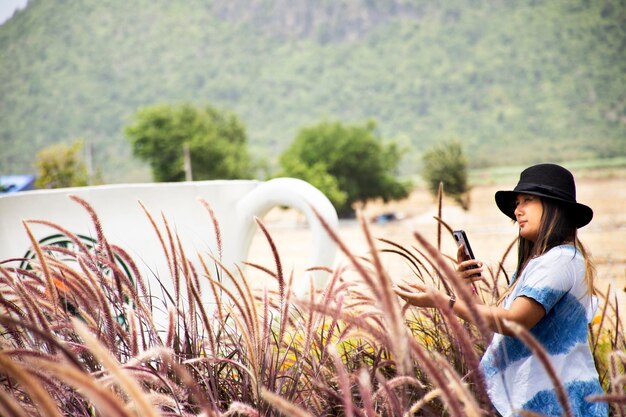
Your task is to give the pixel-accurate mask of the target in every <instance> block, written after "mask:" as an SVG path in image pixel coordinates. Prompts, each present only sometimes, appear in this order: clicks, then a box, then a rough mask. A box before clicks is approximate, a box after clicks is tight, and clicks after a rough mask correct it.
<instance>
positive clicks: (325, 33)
mask: <svg viewBox="0 0 626 417" xmlns="http://www.w3.org/2000/svg"><path fill="white" fill-rule="evenodd" d="M625 48H626V2H625V1H624V0H601V1H596V0H551V1H548V0H519V1H512V0H489V1H486V0H448V1H445V2H434V1H426V0H214V1H203V0H187V1H184V2H182V1H171V0H135V1H132V2H128V1H126V0H81V1H69V0H30V1H29V4H28V6H27V7H26V9H25V10H23V11H21V12H18V13H17V14H16V15H15V16H14V17H13V18H12V19H11V20H9V21H8V22H6V23H5V24H3V25H2V26H0V149H1V151H0V174H8V173H24V172H32V170H33V168H32V164H33V161H34V158H35V155H36V153H37V151H38V150H39V149H41V148H42V147H44V146H47V145H49V144H51V143H54V142H59V141H67V142H69V141H71V140H73V139H75V138H78V137H82V138H85V139H86V141H87V142H88V143H91V144H92V145H93V150H94V152H93V153H94V158H95V164H96V166H97V167H99V168H100V169H101V170H102V172H103V175H104V178H105V180H106V181H109V182H119V181H134V180H137V179H147V178H149V177H148V176H147V175H148V174H147V172H148V171H147V169H146V167H145V165H143V164H142V163H139V162H138V161H137V160H134V159H133V157H132V155H131V152H130V146H129V144H128V143H127V141H126V139H125V138H124V136H123V133H122V129H123V127H124V126H125V125H126V124H127V123H129V121H130V120H131V118H132V116H133V114H134V112H135V111H136V110H137V109H138V108H139V107H141V106H146V105H152V104H155V103H163V102H168V103H181V102H192V103H197V104H201V103H206V102H209V103H211V104H213V105H215V106H218V107H221V108H225V109H228V110H230V111H233V112H235V113H236V114H237V115H238V116H239V117H240V118H241V119H242V121H243V122H244V123H245V124H246V126H247V129H248V135H249V138H250V146H251V149H252V150H253V151H254V153H255V154H257V155H259V156H261V157H265V158H267V159H268V160H269V161H270V163H273V162H274V161H275V159H276V156H277V155H278V154H279V153H280V151H282V150H283V149H284V148H285V147H286V146H287V145H288V144H289V143H290V142H291V140H292V139H293V137H294V136H295V133H296V131H297V130H298V129H299V128H300V127H302V126H303V125H308V124H312V123H316V122H317V121H319V120H321V119H322V118H327V119H339V120H342V121H345V122H363V121H365V120H367V119H374V120H375V121H376V122H377V123H378V126H379V129H380V133H381V135H382V136H383V137H385V138H389V139H395V140H397V141H398V142H400V143H401V144H402V145H404V146H406V149H407V151H406V155H407V158H406V160H405V162H404V164H403V171H404V172H405V173H411V172H415V170H416V169H417V168H418V166H419V155H420V153H421V152H422V151H423V150H424V149H425V148H426V147H428V146H429V145H431V144H432V143H434V142H436V141H439V140H442V139H450V138H455V139H459V140H462V141H463V142H464V144H465V149H466V152H467V154H468V155H469V157H470V161H471V164H472V166H474V167H484V166H494V165H495V166H497V165H505V164H511V163H518V164H519V163H529V162H534V161H539V160H542V161H545V160H552V161H562V160H571V159H581V158H603V157H609V156H623V155H626V75H625V74H626V51H625Z"/></svg>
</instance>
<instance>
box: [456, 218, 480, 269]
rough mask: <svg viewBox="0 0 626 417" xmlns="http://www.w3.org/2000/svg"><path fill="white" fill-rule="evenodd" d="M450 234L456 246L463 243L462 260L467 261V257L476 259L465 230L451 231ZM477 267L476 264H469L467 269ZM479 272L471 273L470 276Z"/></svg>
mask: <svg viewBox="0 0 626 417" xmlns="http://www.w3.org/2000/svg"><path fill="white" fill-rule="evenodd" d="M452 235H453V236H454V240H455V241H456V245H457V246H461V245H463V251H464V252H465V256H464V257H463V260H464V261H467V260H469V259H476V258H474V252H472V246H471V245H470V243H469V239H468V238H467V235H466V234H465V230H455V231H453V232H452ZM475 268H478V266H476V265H474V266H470V267H469V269H475ZM479 275H480V274H474V275H471V276H470V278H471V277H477V276H479Z"/></svg>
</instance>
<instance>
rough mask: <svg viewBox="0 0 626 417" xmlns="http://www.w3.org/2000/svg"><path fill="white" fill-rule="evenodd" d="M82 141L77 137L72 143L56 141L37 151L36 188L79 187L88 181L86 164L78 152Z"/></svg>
mask: <svg viewBox="0 0 626 417" xmlns="http://www.w3.org/2000/svg"><path fill="white" fill-rule="evenodd" d="M82 149H83V141H82V140H81V139H77V140H76V141H74V143H73V144H72V145H67V144H65V143H56V144H53V145H50V146H47V147H45V148H43V149H42V150H40V151H39V152H38V153H37V157H36V159H35V167H36V169H37V180H36V181H35V185H36V186H37V187H38V188H63V187H81V186H85V185H87V183H88V175H87V166H86V165H85V161H84V160H83V157H82V156H81V154H80V152H81V150H82Z"/></svg>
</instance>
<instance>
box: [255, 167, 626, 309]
mask: <svg viewBox="0 0 626 417" xmlns="http://www.w3.org/2000/svg"><path fill="white" fill-rule="evenodd" d="M513 185H514V184H511V186H506V185H505V186H501V185H498V186H478V187H474V188H473V189H472V191H471V207H470V209H469V210H468V211H463V210H462V209H461V208H460V207H459V206H457V205H455V204H454V203H453V202H452V201H448V200H444V204H443V211H442V218H443V220H444V221H445V222H446V223H447V224H449V225H450V226H451V227H452V228H453V229H465V231H466V233H467V235H468V237H469V239H470V242H471V245H472V247H473V250H474V254H475V255H476V257H477V258H478V259H481V260H483V261H484V262H485V263H486V265H487V266H494V267H495V266H497V265H498V262H499V261H500V260H501V258H502V255H503V254H504V251H505V249H506V247H507V246H508V245H509V244H510V243H511V242H512V241H513V240H514V239H515V237H516V235H517V229H516V226H515V224H514V223H513V222H512V221H511V220H509V219H508V218H507V217H506V216H504V215H503V214H502V213H501V212H500V211H499V210H498V209H497V207H496V205H495V202H494V197H493V196H494V193H495V192H496V191H497V190H500V189H510V188H511V187H512V186H513ZM577 186H578V190H577V191H578V196H577V199H578V201H579V202H582V203H584V204H587V205H589V206H590V207H592V208H593V210H594V219H593V221H592V222H591V223H590V224H589V225H587V226H586V227H584V228H582V229H580V232H579V237H580V239H581V240H582V242H583V243H584V244H585V245H586V246H587V248H588V249H589V250H590V251H591V253H592V254H593V257H594V261H595V264H596V267H597V272H598V279H597V281H596V287H597V288H598V289H600V290H601V291H603V292H604V291H606V290H607V288H609V286H610V291H611V293H612V294H615V295H617V297H618V300H619V304H620V305H621V306H624V307H626V178H624V177H620V178H604V179H603V178H600V179H594V178H589V179H582V180H578V184H577ZM383 213H394V215H395V216H396V217H397V220H394V221H389V222H387V223H380V222H372V221H371V219H372V218H373V217H375V216H378V215H381V214H383ZM363 214H364V218H365V219H368V220H369V221H368V226H369V227H370V230H371V233H372V235H373V236H374V237H375V238H385V239H388V240H391V241H394V242H397V243H399V244H401V245H403V246H405V247H410V246H416V247H419V244H418V243H417V241H416V240H415V238H414V236H413V233H414V232H415V231H417V232H419V233H420V234H422V235H423V236H425V237H426V238H427V239H428V240H429V241H430V242H431V243H432V244H433V245H436V243H437V241H436V239H437V222H436V221H435V219H434V216H436V215H437V205H436V202H435V201H434V199H433V198H432V197H431V196H430V195H429V194H428V192H427V191H425V190H423V189H416V190H415V191H414V192H413V193H412V194H411V195H410V196H409V198H408V199H406V200H403V201H398V202H392V203H389V204H382V203H370V204H369V205H368V206H367V207H366V208H365V209H364V210H363ZM263 221H264V223H265V225H266V227H267V228H268V230H269V231H270V233H271V235H272V237H273V239H274V241H275V243H276V245H277V248H278V251H279V254H280V256H281V261H282V263H283V266H284V270H285V271H286V272H291V271H292V270H293V271H294V278H295V279H296V280H298V279H302V278H303V277H304V276H305V273H304V269H305V268H306V267H307V262H308V256H309V254H310V252H311V246H312V244H311V241H312V236H311V233H310V231H309V230H308V229H307V222H306V218H305V217H304V215H302V214H301V213H298V212H296V211H293V210H284V209H274V210H272V211H271V212H270V213H268V215H267V216H265V218H264V219H263ZM338 232H339V236H340V238H341V239H342V240H343V242H345V244H346V245H347V247H348V248H349V249H350V251H352V253H354V254H355V255H367V251H368V249H367V244H366V242H365V238H364V235H363V232H362V229H361V226H360V225H359V222H358V221H357V220H341V221H340V223H339V230H338ZM378 247H379V248H384V247H388V246H387V245H385V244H383V243H379V244H378ZM441 247H442V252H443V253H445V254H449V255H455V253H456V247H455V244H454V241H453V240H452V237H451V236H450V235H449V234H444V235H443V240H442V245H441ZM515 256H516V255H515V254H512V255H510V256H509V257H508V258H507V260H506V262H505V268H506V269H507V270H508V271H510V270H512V269H513V268H514V264H515ZM249 260H250V261H251V262H255V263H258V264H261V265H265V266H268V267H272V268H273V260H272V258H271V251H270V249H269V245H268V243H267V241H266V240H265V239H264V237H263V236H262V235H261V233H260V232H258V233H257V234H256V235H255V237H254V240H253V243H252V246H251V249H250V254H249ZM346 262H347V261H346V257H345V255H343V254H342V253H339V252H338V254H337V256H336V261H335V265H340V264H342V263H343V264H345V263H346ZM384 266H385V268H387V271H388V272H389V273H390V274H391V276H392V277H393V278H394V279H401V278H402V277H403V276H407V277H408V276H410V272H409V270H408V269H407V266H406V263H405V262H404V261H403V260H402V259H401V258H400V257H398V256H396V255H393V256H392V255H387V256H385V257H384ZM246 275H247V276H248V277H249V278H250V279H251V280H252V282H253V286H262V285H268V284H269V285H272V284H271V281H269V282H268V279H267V278H266V275H265V274H263V273H260V272H258V271H251V270H248V271H247V273H246Z"/></svg>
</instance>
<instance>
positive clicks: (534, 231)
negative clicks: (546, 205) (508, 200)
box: [515, 194, 543, 242]
mask: <svg viewBox="0 0 626 417" xmlns="http://www.w3.org/2000/svg"><path fill="white" fill-rule="evenodd" d="M542 214H543V204H541V198H540V197H537V196H535V195H531V194H518V195H517V199H516V200H515V218H516V220H517V224H518V225H519V234H520V236H521V237H523V238H524V239H528V240H530V241H532V242H534V241H535V240H536V239H537V236H538V234H539V226H540V225H541V215H542Z"/></svg>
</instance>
